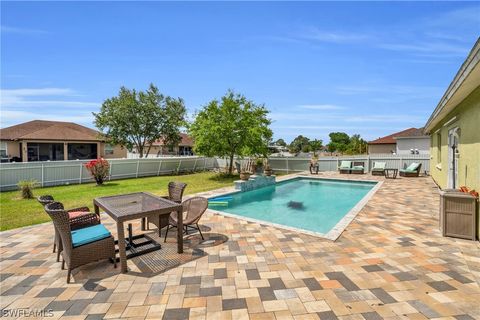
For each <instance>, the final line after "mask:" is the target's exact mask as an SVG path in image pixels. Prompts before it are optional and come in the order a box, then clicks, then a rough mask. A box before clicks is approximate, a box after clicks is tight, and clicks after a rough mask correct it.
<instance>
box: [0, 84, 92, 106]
mask: <svg viewBox="0 0 480 320" xmlns="http://www.w3.org/2000/svg"><path fill="white" fill-rule="evenodd" d="M78 96H79V95H78V94H77V93H76V92H75V91H74V90H72V89H69V88H36V89H32V88H23V89H1V90H0V102H1V105H2V108H28V107H56V106H62V107H98V106H99V105H100V103H98V102H90V101H77V100H70V99H69V100H66V99H56V98H59V97H61V98H65V97H70V98H71V97H78ZM40 97H41V98H40Z"/></svg>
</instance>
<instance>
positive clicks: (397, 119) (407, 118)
mask: <svg viewBox="0 0 480 320" xmlns="http://www.w3.org/2000/svg"><path fill="white" fill-rule="evenodd" d="M344 121H346V122H382V123H408V124H418V123H422V124H423V123H425V121H426V118H425V117H423V116H416V115H403V114H389V115H368V114H367V115H355V116H347V117H345V118H344Z"/></svg>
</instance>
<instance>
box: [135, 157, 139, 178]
mask: <svg viewBox="0 0 480 320" xmlns="http://www.w3.org/2000/svg"><path fill="white" fill-rule="evenodd" d="M139 166H140V159H137V172H136V173H135V178H138V167H139Z"/></svg>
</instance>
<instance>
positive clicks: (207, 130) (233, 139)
mask: <svg viewBox="0 0 480 320" xmlns="http://www.w3.org/2000/svg"><path fill="white" fill-rule="evenodd" d="M267 115H268V110H267V109H266V108H265V106H264V105H257V104H255V103H253V102H252V101H250V100H247V98H245V96H243V95H241V94H237V93H235V92H234V91H232V90H229V91H228V92H227V93H226V94H225V95H224V96H223V97H222V98H221V99H220V101H218V100H212V101H210V102H209V103H208V104H207V105H206V106H204V107H203V109H202V110H201V111H200V112H199V113H198V114H197V115H196V117H195V120H194V122H193V123H192V124H191V125H190V127H189V133H190V135H191V136H192V138H193V139H194V140H195V147H194V150H195V152H196V153H198V154H202V155H205V156H208V157H213V156H218V157H228V158H229V159H230V163H229V168H228V173H229V174H232V173H233V158H234V157H235V155H237V156H254V155H261V156H266V155H267V153H268V142H269V141H270V140H271V138H272V131H271V130H270V128H269V126H270V123H271V121H270V119H268V118H267Z"/></svg>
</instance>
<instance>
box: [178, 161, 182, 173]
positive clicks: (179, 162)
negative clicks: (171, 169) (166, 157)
mask: <svg viewBox="0 0 480 320" xmlns="http://www.w3.org/2000/svg"><path fill="white" fill-rule="evenodd" d="M181 164H182V159H180V161H178V166H177V174H178V173H179V172H180V165H181Z"/></svg>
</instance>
